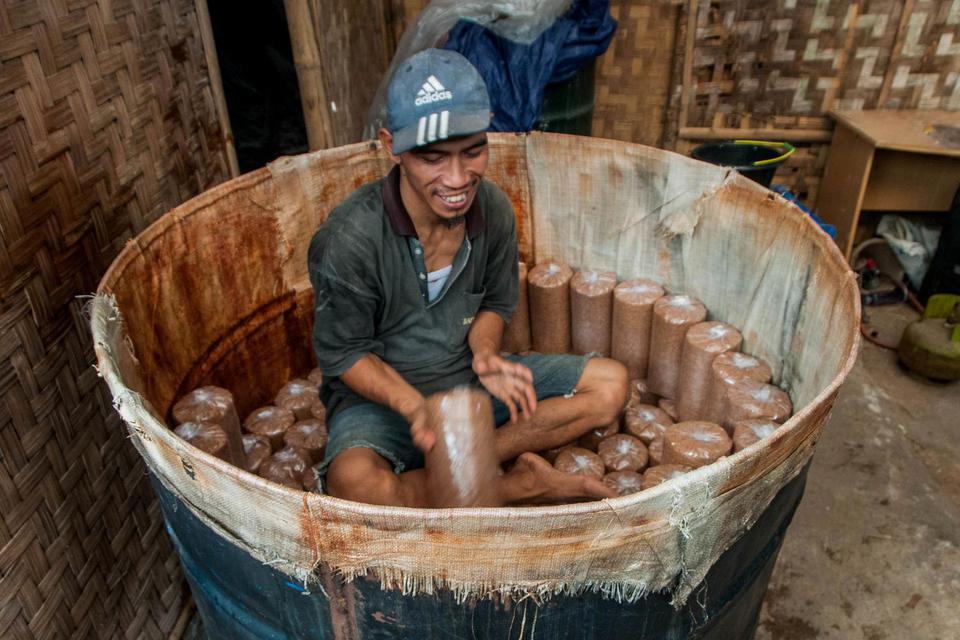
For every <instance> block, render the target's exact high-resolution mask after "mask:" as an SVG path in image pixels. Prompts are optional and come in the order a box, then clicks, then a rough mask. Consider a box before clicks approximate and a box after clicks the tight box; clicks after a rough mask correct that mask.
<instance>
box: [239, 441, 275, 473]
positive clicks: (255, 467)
mask: <svg viewBox="0 0 960 640" xmlns="http://www.w3.org/2000/svg"><path fill="white" fill-rule="evenodd" d="M243 453H244V455H245V458H244V462H243V468H244V469H246V470H247V471H249V472H250V473H257V472H259V471H260V465H262V464H263V461H264V460H266V459H267V458H269V457H270V454H271V453H273V449H271V448H270V440H269V439H268V438H267V437H266V436H258V435H256V434H254V433H245V434H243Z"/></svg>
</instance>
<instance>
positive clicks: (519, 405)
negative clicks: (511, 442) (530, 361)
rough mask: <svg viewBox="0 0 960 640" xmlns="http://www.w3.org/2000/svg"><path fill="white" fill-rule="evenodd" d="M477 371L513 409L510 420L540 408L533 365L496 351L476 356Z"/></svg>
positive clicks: (502, 400)
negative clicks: (534, 383)
mask: <svg viewBox="0 0 960 640" xmlns="http://www.w3.org/2000/svg"><path fill="white" fill-rule="evenodd" d="M473 371H474V373H476V374H477V376H478V377H479V378H480V384H482V385H483V386H484V388H485V389H486V390H487V391H489V392H490V395H492V396H493V397H495V398H497V399H498V400H500V402H502V403H503V404H505V405H506V407H507V409H509V410H510V421H511V422H516V421H517V419H518V417H519V416H522V417H523V418H525V419H529V418H530V416H532V415H533V412H534V411H535V410H536V408H537V394H536V393H535V392H534V389H533V374H532V373H530V369H528V368H527V367H525V366H523V365H522V364H517V363H514V362H510V361H509V360H506V359H504V358H501V357H500V356H498V355H496V354H484V355H480V356H474V358H473Z"/></svg>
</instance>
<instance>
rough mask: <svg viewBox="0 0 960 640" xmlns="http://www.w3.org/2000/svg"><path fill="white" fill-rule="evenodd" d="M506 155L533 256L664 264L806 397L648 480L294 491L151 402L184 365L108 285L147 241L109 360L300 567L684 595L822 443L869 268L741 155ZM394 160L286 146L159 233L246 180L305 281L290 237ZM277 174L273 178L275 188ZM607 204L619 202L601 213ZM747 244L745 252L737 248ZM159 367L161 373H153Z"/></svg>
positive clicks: (244, 531) (100, 314) (567, 149)
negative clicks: (500, 504)
mask: <svg viewBox="0 0 960 640" xmlns="http://www.w3.org/2000/svg"><path fill="white" fill-rule="evenodd" d="M491 153H492V155H493V162H492V163H491V167H492V169H491V174H492V176H491V177H492V178H493V179H494V180H495V181H498V182H500V183H501V184H505V183H509V184H510V185H511V188H510V189H508V194H509V195H510V196H511V199H512V200H513V201H514V204H515V206H516V207H517V210H518V222H519V224H520V234H519V235H520V238H521V252H522V253H523V254H525V258H527V259H531V258H532V259H533V260H536V257H537V256H552V257H556V259H560V260H564V261H567V262H569V263H570V264H573V265H578V266H579V265H584V264H587V265H592V266H593V268H597V269H606V270H611V271H615V272H617V273H618V274H619V275H620V277H621V278H629V277H649V278H652V279H655V280H657V281H659V282H662V283H664V285H665V287H666V288H667V289H668V291H682V292H684V293H687V294H689V295H693V296H696V297H697V298H699V299H701V300H703V301H704V303H705V304H706V305H707V307H708V308H709V309H710V310H711V312H712V317H716V318H719V319H722V320H724V321H726V322H730V323H731V324H734V325H735V326H738V327H741V328H742V329H743V335H744V337H745V340H744V350H746V351H748V352H750V353H756V354H757V355H759V356H760V357H763V358H764V359H766V360H767V361H768V362H770V363H771V364H772V365H773V366H774V379H775V380H776V381H777V382H778V383H779V384H780V385H781V386H783V387H784V388H785V389H787V390H788V391H789V392H790V394H791V396H792V397H793V399H794V401H795V405H796V406H797V407H798V408H799V410H798V412H797V413H796V414H795V415H794V416H793V417H792V418H791V419H790V420H789V421H788V422H787V423H786V424H785V425H784V426H783V427H782V428H780V429H778V430H777V431H776V432H775V433H774V434H772V435H771V436H770V437H769V438H767V439H765V440H763V441H762V442H760V443H758V444H757V445H755V446H753V447H751V448H749V449H746V450H744V451H741V452H739V453H737V454H734V455H731V456H730V457H727V458H723V459H721V460H720V461H718V462H716V463H714V464H712V465H710V466H707V467H703V468H701V469H698V470H695V471H693V472H691V473H689V474H686V475H684V476H682V477H680V478H677V479H674V480H672V481H670V482H668V483H664V484H662V485H659V486H657V487H655V488H653V489H650V490H648V491H644V492H642V493H637V494H632V495H627V496H623V497H619V498H615V499H611V500H603V501H599V502H592V503H585V504H576V505H566V506H551V507H537V508H500V509H462V510H455V511H454V510H421V509H403V508H387V507H377V506H370V505H363V504H356V503H351V502H346V501H342V500H337V499H334V498H331V497H328V496H323V495H317V494H306V493H302V492H298V491H294V490H290V489H286V488H283V487H281V486H278V485H274V484H271V483H268V482H266V481H264V480H263V479H261V478H258V477H256V476H253V475H251V474H248V473H246V472H245V471H242V470H240V469H236V468H233V467H230V466H229V465H227V464H226V463H224V462H222V461H220V460H218V459H216V458H213V457H212V456H209V455H206V454H204V453H201V452H199V451H197V450H196V449H194V448H192V447H190V446H189V445H187V444H186V443H184V442H182V441H181V440H179V439H178V438H176V437H175V436H174V435H173V433H172V432H171V431H170V430H169V429H168V428H167V427H166V425H165V424H164V423H163V421H162V420H161V418H160V415H159V413H158V411H157V410H156V409H155V408H154V405H153V404H151V402H149V401H148V400H147V397H148V396H147V394H146V392H145V391H144V389H149V390H150V393H151V394H153V397H155V398H157V397H160V396H163V397H162V399H161V400H159V401H158V402H167V403H169V402H170V401H171V398H169V397H166V396H170V395H172V391H171V389H172V386H171V385H172V384H173V383H170V382H165V381H167V380H176V379H177V375H180V376H183V375H185V374H184V372H179V374H178V372H176V371H174V372H161V371H151V369H150V366H151V363H142V364H141V365H138V364H137V361H136V359H135V357H134V353H133V350H134V349H135V348H138V349H139V347H137V346H136V345H137V344H138V341H140V342H142V343H144V344H149V340H151V339H152V338H151V337H150V336H149V335H147V334H146V333H144V332H145V331H146V330H147V327H146V326H139V323H145V322H147V321H148V320H150V318H147V317H139V318H136V322H137V323H138V324H137V326H129V327H125V326H124V322H123V320H122V318H121V313H122V312H125V311H126V310H125V309H119V310H118V308H117V306H116V299H115V298H114V297H113V296H112V295H111V294H112V293H113V292H114V291H118V292H119V291H120V290H121V289H122V288H123V287H124V284H123V278H124V269H126V268H128V267H129V265H131V264H134V263H136V261H137V260H140V259H142V256H140V255H138V252H142V248H140V247H132V248H129V251H130V255H127V256H126V257H125V262H123V263H122V264H121V265H120V266H117V265H116V264H115V265H114V267H113V268H112V270H111V273H110V274H108V276H107V278H106V279H105V281H104V284H103V285H101V289H100V295H98V296H97V297H96V298H95V299H94V300H93V302H92V303H91V308H90V316H91V325H92V330H93V335H94V339H95V343H96V351H97V357H98V362H99V371H100V374H101V375H102V376H103V377H104V378H105V380H106V382H107V383H108V385H109V387H110V389H111V392H112V393H113V397H114V402H115V406H116V408H117V410H118V411H119V412H120V414H121V416H122V417H123V419H124V421H125V422H126V423H127V425H128V426H129V429H130V433H131V436H132V437H131V441H132V442H133V444H134V446H136V447H137V448H138V450H139V451H140V452H141V454H142V455H143V457H144V459H145V460H146V462H147V464H148V465H149V466H150V468H151V470H152V471H153V472H154V473H155V474H156V475H157V477H158V478H159V479H160V481H161V482H163V484H164V485H165V486H166V487H167V488H168V489H170V490H171V491H172V492H173V493H175V494H176V495H177V496H178V497H180V498H181V499H182V500H183V502H184V503H185V504H186V505H187V507H188V508H190V509H191V510H192V511H193V512H194V513H195V514H196V515H197V516H198V517H199V518H201V519H202V520H203V521H204V522H205V523H206V524H208V525H209V526H211V527H212V528H213V529H214V530H216V531H217V532H218V533H219V534H220V535H221V536H223V537H224V538H225V539H227V540H229V541H231V542H233V543H234V544H237V545H239V546H240V547H242V548H243V549H245V550H247V551H248V552H249V553H250V554H251V555H253V556H254V557H256V558H258V559H259V560H261V561H262V562H265V563H269V564H270V565H271V566H273V567H275V568H277V569H280V570H282V571H284V572H286V573H288V574H290V575H292V576H295V577H296V578H297V579H299V580H301V581H304V582H311V581H312V579H313V575H314V569H315V568H316V567H317V566H318V564H320V563H324V564H325V565H327V566H329V567H331V568H332V569H334V570H336V571H338V572H340V573H341V574H342V575H344V576H346V577H347V578H351V577H355V576H359V575H368V576H372V577H375V578H377V579H379V580H380V581H381V582H382V584H384V585H385V586H388V587H396V588H399V589H402V590H403V591H404V592H405V593H411V594H418V593H432V592H434V591H436V590H438V589H441V588H448V589H451V590H452V591H453V592H455V593H456V594H457V595H458V596H459V597H461V598H466V597H468V596H474V595H478V596H485V595H491V594H512V595H517V596H523V595H528V594H534V595H536V596H540V597H545V596H548V595H550V594H555V593H569V594H575V593H578V592H581V591H584V590H595V591H600V592H602V593H604V594H607V595H608V596H610V597H612V598H615V599H617V600H620V601H634V600H636V599H639V598H641V597H643V596H644V594H646V593H648V592H653V591H664V590H668V591H670V592H671V593H672V596H673V602H674V604H675V605H677V606H679V605H680V604H682V603H683V602H685V601H686V599H687V597H688V596H689V594H690V593H691V591H692V589H693V588H694V587H695V586H696V585H697V584H698V583H699V582H700V581H701V580H702V579H703V577H704V576H705V575H706V573H707V571H708V570H709V568H710V566H711V565H712V564H713V562H714V561H715V560H716V559H717V558H718V557H719V556H720V554H722V553H723V551H724V550H725V549H727V548H728V547H729V546H730V545H731V544H732V543H733V542H734V541H735V540H736V539H737V538H738V537H739V536H740V535H741V534H742V533H743V531H745V530H746V529H747V528H749V527H750V526H751V525H752V524H753V523H754V522H755V521H756V519H757V517H758V516H759V515H760V514H761V513H762V512H763V511H764V509H765V508H766V506H767V505H768V504H769V502H770V500H771V499H772V498H773V496H774V495H775V494H776V493H777V492H778V490H779V489H780V488H781V487H782V486H783V485H784V484H785V483H787V482H788V481H789V480H790V479H792V478H793V477H794V476H796V474H797V473H798V472H799V471H800V470H801V469H802V468H803V466H804V464H805V463H806V462H807V461H808V460H809V458H810V456H811V455H812V452H813V447H814V444H815V442H816V440H817V437H818V435H819V431H820V428H821V427H822V425H823V422H824V420H825V419H826V416H827V414H828V413H829V410H830V407H831V406H832V403H833V401H834V399H835V398H836V395H837V392H838V389H839V386H840V383H841V382H842V380H843V378H844V377H845V375H846V373H847V372H848V371H849V369H850V367H852V364H853V362H854V359H855V357H856V352H857V347H858V337H857V336H858V332H857V323H858V318H859V299H858V296H857V288H856V283H855V281H854V278H853V276H852V274H851V273H850V272H849V270H848V268H847V267H846V265H845V263H844V262H843V260H842V257H841V256H840V255H839V252H838V251H837V250H836V248H835V247H833V246H832V245H829V244H828V242H827V240H826V238H825V236H823V235H822V233H821V232H820V231H819V230H818V229H817V228H816V227H815V225H814V224H813V223H812V222H811V221H809V220H808V219H807V218H806V217H805V216H803V215H802V214H800V213H799V212H798V211H797V210H795V209H793V208H791V207H790V206H788V205H787V204H785V203H784V202H783V201H780V200H777V199H776V197H775V196H773V195H771V194H770V193H769V192H767V191H765V190H762V189H761V188H760V187H758V186H756V185H754V184H753V183H750V182H748V181H746V180H745V179H742V178H741V177H738V176H736V175H735V174H733V173H732V172H728V171H726V170H723V169H720V168H717V167H710V166H707V165H702V164H700V163H694V162H692V161H690V160H688V159H685V158H682V157H679V156H675V155H673V154H669V153H665V152H661V151H657V150H654V149H648V148H645V147H641V146H638V145H624V144H621V143H616V144H613V143H610V142H608V141H603V140H597V139H589V138H576V137H565V136H550V135H543V134H533V135H529V136H520V137H518V136H513V135H491ZM568 157H578V158H580V159H581V160H580V161H579V162H578V163H577V166H576V167H575V168H571V167H570V166H569V165H568V163H565V162H563V161H562V160H558V159H562V158H568ZM505 165H507V166H505ZM383 166H384V157H383V156H382V154H381V152H378V151H377V150H375V149H371V148H370V147H369V146H368V145H354V146H351V147H344V148H340V149H333V150H329V151H322V152H317V153H314V154H310V155H308V156H303V157H299V158H294V159H285V160H282V161H279V162H278V163H276V164H274V165H273V166H271V167H270V170H269V171H267V170H264V171H262V172H257V173H255V174H251V175H248V176H244V177H241V178H239V179H237V180H234V181H232V182H231V183H228V184H227V185H225V186H223V187H220V188H218V189H216V190H214V191H212V192H208V193H207V194H204V196H201V197H200V198H198V199H197V200H196V201H191V202H188V203H187V204H185V205H184V206H182V207H181V208H179V209H178V210H175V211H174V212H173V213H172V214H171V215H170V216H168V219H165V220H161V221H160V222H159V223H158V225H157V228H156V229H152V230H151V231H152V232H153V234H154V235H153V236H152V238H157V237H161V236H162V234H164V233H166V232H167V231H168V230H176V231H177V233H183V234H189V232H190V227H191V225H193V224H201V223H202V220H203V219H205V218H206V217H211V216H216V215H218V213H219V210H218V202H221V201H222V202H230V203H233V204H236V203H237V202H241V203H242V202H243V198H242V197H241V195H242V194H243V193H244V192H245V190H246V192H247V193H248V195H247V196H246V198H247V199H248V200H250V201H251V205H250V206H252V207H256V211H257V214H258V215H266V216H268V217H270V218H271V219H272V220H273V221H274V222H275V224H276V228H277V229H278V230H279V233H280V234H281V236H282V239H283V240H284V243H283V246H284V247H285V248H286V250H285V252H284V254H283V255H284V259H283V261H282V263H281V264H280V265H279V266H278V267H279V268H277V269H276V270H275V276H276V277H279V278H280V281H279V282H277V283H276V284H275V289H274V293H270V295H276V293H275V292H276V291H287V290H291V289H292V290H296V289H302V288H304V287H306V286H308V285H307V284H306V279H305V278H304V273H303V272H304V271H305V265H304V264H303V263H302V262H301V261H300V260H299V259H296V260H294V259H291V257H292V258H300V257H302V256H301V255H300V254H301V253H302V252H303V248H302V247H299V246H296V245H295V243H293V241H292V239H293V238H307V237H309V235H310V234H309V229H310V228H312V227H315V225H316V224H318V223H319V221H320V219H321V218H322V216H323V215H326V212H327V211H329V208H330V205H331V204H333V203H334V202H336V201H338V200H339V199H340V198H342V197H343V196H344V195H346V193H347V192H348V191H349V188H350V185H351V184H352V183H353V182H354V180H351V179H349V177H350V174H349V172H351V171H354V172H356V173H357V174H358V175H359V174H360V173H361V170H362V169H363V168H365V167H366V168H367V169H371V168H375V169H376V170H379V169H381V168H382V167H383ZM497 167H503V169H497ZM518 167H520V170H519V171H518ZM498 171H503V173H498ZM571 171H575V172H576V176H578V177H576V178H572V177H571V174H570V172H571ZM509 175H512V176H517V175H520V176H521V178H516V177H513V178H509ZM583 176H596V179H595V180H587V179H583ZM354 177H356V176H354ZM268 182H269V183H271V184H273V185H275V186H276V190H275V191H274V192H273V194H274V195H275V196H276V199H275V200H274V202H273V203H272V204H270V205H267V204H265V203H266V202H267V199H266V198H265V197H264V191H263V190H264V189H265V187H264V185H265V184H267V183H268ZM257 190H260V191H257ZM584 202H589V203H590V204H591V206H590V207H585V206H581V203H584ZM592 211H603V212H604V216H605V218H604V221H603V224H597V223H596V221H595V220H594V219H593V217H594V215H595V214H593V213H591V212H592ZM195 217H197V218H199V219H197V220H194V218H195ZM164 225H166V226H164ZM533 231H535V233H534V232H533ZM731 246H737V247H738V248H739V251H738V252H736V253H735V254H733V255H731V253H730V251H729V248H730V247H731ZM199 250H202V247H201V248H200V249H199ZM531 253H532V254H533V255H532V256H531V255H530V254H531ZM118 262H119V261H118ZM720 267H722V268H720ZM155 275H156V277H157V278H159V279H161V280H162V279H163V278H165V277H166V274H165V273H164V272H161V273H156V274H155ZM242 275H243V274H241V276H242ZM211 277H213V278H214V279H215V278H216V274H214V275H213V276H211ZM231 277H233V276H232V274H231ZM263 277H266V276H263ZM140 284H141V286H142V283H140ZM721 285H724V286H721ZM147 286H148V287H149V284H148V285H147ZM216 286H217V283H216V282H211V283H210V287H212V288H214V289H215V288H216ZM124 295H126V296H127V298H126V299H131V300H132V299H133V298H131V297H130V296H131V295H132V294H130V292H129V291H126V290H124ZM138 295H139V294H138ZM143 295H144V296H146V297H147V298H149V295H150V292H149V291H145V292H143ZM261 303H262V301H261V300H256V299H255V300H251V301H250V302H249V304H251V305H256V304H261ZM138 308H140V307H138ZM144 308H145V307H144ZM152 320H155V321H156V323H157V324H155V325H154V326H160V325H161V324H163V322H165V321H170V322H172V320H165V319H163V318H152ZM131 322H132V321H131ZM155 330H156V329H155ZM203 330H205V329H204V327H198V328H197V331H203ZM811 336H817V338H818V339H817V341H816V344H815V345H814V344H813V343H812V342H810V341H809V338H810V337H811ZM216 337H218V336H214V335H210V336H206V337H204V336H186V337H185V338H184V342H185V343H190V341H191V340H193V339H194V338H195V339H196V342H197V344H199V345H201V347H202V346H203V345H204V344H211V343H212V342H213V341H214V340H215V339H216ZM204 341H206V342H204ZM145 352H149V350H146V351H145ZM141 373H142V374H144V375H141ZM146 375H154V377H155V379H147V382H148V384H146V385H145V384H144V380H145V379H146V378H145V376H146ZM164 394H166V395H164Z"/></svg>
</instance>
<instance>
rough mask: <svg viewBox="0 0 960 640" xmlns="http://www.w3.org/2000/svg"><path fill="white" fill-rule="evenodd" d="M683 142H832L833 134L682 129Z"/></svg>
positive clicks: (705, 128) (811, 131)
mask: <svg viewBox="0 0 960 640" xmlns="http://www.w3.org/2000/svg"><path fill="white" fill-rule="evenodd" d="M679 137H680V139H682V140H784V141H786V142H830V140H831V139H832V138H833V132H832V131H828V130H821V129H734V128H725V129H724V128H710V127H682V128H681V129H680V135H679Z"/></svg>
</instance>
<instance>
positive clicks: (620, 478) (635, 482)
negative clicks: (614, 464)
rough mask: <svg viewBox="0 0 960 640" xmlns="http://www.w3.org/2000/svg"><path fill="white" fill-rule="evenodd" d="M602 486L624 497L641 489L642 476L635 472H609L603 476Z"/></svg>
mask: <svg viewBox="0 0 960 640" xmlns="http://www.w3.org/2000/svg"><path fill="white" fill-rule="evenodd" d="M603 484H605V485H607V486H608V487H610V488H611V489H613V490H614V491H616V492H617V495H618V496H625V495H628V494H631V493H636V492H638V491H640V490H642V489H643V476H641V475H640V474H639V473H637V472H636V471H611V472H610V473H608V474H607V475H605V476H603Z"/></svg>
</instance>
